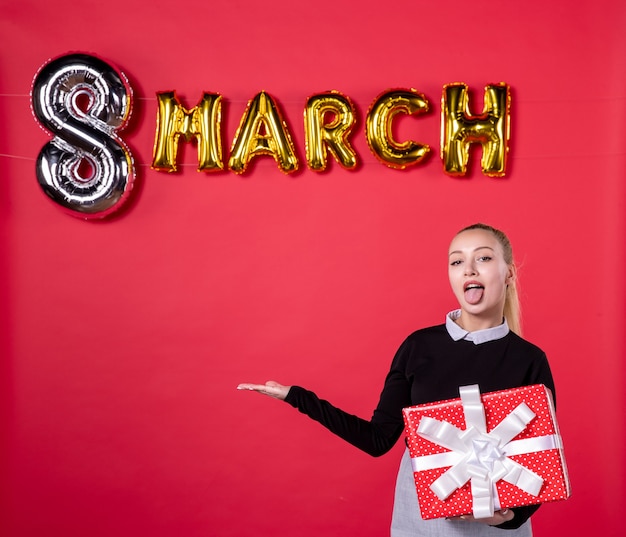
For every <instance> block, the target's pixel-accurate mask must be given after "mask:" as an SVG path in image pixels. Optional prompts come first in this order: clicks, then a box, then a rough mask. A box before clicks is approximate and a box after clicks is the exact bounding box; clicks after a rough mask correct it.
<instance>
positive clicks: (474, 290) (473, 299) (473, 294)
mask: <svg viewBox="0 0 626 537" xmlns="http://www.w3.org/2000/svg"><path fill="white" fill-rule="evenodd" d="M484 290H485V288H484V287H470V288H469V289H467V290H466V291H465V300H466V301H467V302H468V303H469V304H478V303H479V302H480V300H481V299H482V297H483V291H484Z"/></svg>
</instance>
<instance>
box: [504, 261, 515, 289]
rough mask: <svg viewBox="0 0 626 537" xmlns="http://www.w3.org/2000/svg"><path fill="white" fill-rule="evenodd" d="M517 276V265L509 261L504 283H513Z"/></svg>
mask: <svg viewBox="0 0 626 537" xmlns="http://www.w3.org/2000/svg"><path fill="white" fill-rule="evenodd" d="M516 278H517V267H516V266H515V265H514V264H513V263H511V264H510V265H509V268H508V272H507V275H506V280H505V281H506V284H507V285H509V284H511V283H513V282H514V281H515V280H516Z"/></svg>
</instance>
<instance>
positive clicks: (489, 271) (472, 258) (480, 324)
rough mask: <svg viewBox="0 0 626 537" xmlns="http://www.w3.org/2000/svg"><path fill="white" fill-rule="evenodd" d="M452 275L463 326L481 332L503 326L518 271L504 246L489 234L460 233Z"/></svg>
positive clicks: (452, 254) (455, 241) (454, 244)
mask: <svg viewBox="0 0 626 537" xmlns="http://www.w3.org/2000/svg"><path fill="white" fill-rule="evenodd" d="M448 276H449V278H450V285H451V286H452V291H453V292H454V295H455V296H456V298H457V300H458V301H459V305H460V307H461V317H460V318H459V320H458V322H459V324H460V325H461V326H462V327H463V328H465V329H466V330H470V331H473V330H481V329H484V328H491V327H493V326H497V325H499V324H501V323H502V316H503V312H504V300H505V298H506V288H507V285H508V284H509V283H510V282H511V281H512V280H513V278H514V277H515V269H514V267H513V266H510V265H508V264H507V263H506V261H505V260H504V252H503V250H502V245H501V244H500V243H499V242H498V239H496V237H495V236H494V235H493V234H492V233H490V232H489V231H486V230H483V229H471V230H468V231H463V232H461V233H459V234H458V235H457V236H456V237H454V239H453V240H452V243H451V244H450V252H449V256H448Z"/></svg>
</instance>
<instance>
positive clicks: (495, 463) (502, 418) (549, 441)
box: [403, 384, 570, 520]
mask: <svg viewBox="0 0 626 537" xmlns="http://www.w3.org/2000/svg"><path fill="white" fill-rule="evenodd" d="M459 393H460V398H458V399H450V400H446V401H439V402H436V403H428V404H423V405H417V406H414V407H409V408H405V409H403V415H404V423H405V432H406V437H407V444H408V446H409V452H410V455H411V462H412V465H413V474H414V477H415V487H416V489H417V496H418V502H419V506H420V511H421V515H422V518H423V519H425V520H426V519H432V518H443V517H453V516H459V515H469V514H472V515H474V516H475V517H476V518H486V517H489V516H492V515H493V513H494V511H495V510H498V509H503V508H507V507H519V506H522V505H534V504H539V503H545V502H552V501H557V500H564V499H566V498H568V497H569V495H570V483H569V478H568V475H567V468H566V465H565V458H564V454H563V444H562V440H561V436H560V434H559V430H558V425H557V421H556V416H555V410H554V403H553V399H552V393H551V392H550V390H549V389H548V388H546V387H545V386H544V385H543V384H536V385H533V386H525V387H522V388H513V389H509V390H502V391H497V392H490V393H485V394H481V393H480V390H479V387H478V386H477V385H472V386H463V387H461V388H459Z"/></svg>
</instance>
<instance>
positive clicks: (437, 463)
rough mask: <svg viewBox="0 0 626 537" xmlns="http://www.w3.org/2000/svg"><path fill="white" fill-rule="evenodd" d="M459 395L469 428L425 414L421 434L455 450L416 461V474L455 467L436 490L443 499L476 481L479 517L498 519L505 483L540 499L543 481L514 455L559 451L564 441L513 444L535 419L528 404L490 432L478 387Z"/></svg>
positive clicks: (466, 388) (475, 504) (464, 389)
mask: <svg viewBox="0 0 626 537" xmlns="http://www.w3.org/2000/svg"><path fill="white" fill-rule="evenodd" d="M459 393H460V395H461V402H462V404H463V413H464V414H465V424H466V427H467V428H466V429H465V430H464V431H463V430H461V429H459V428H458V427H455V426H454V425H452V424H450V423H447V422H445V421H439V420H436V419H433V418H430V417H428V416H424V417H423V418H422V419H421V420H420V423H419V426H418V428H417V433H418V434H419V435H420V436H422V437H423V438H425V439H427V440H430V441H431V442H434V443H435V444H438V445H440V446H443V447H445V448H447V449H449V450H451V451H448V452H445V453H437V454H434V455H425V456H421V457H414V458H413V459H412V463H413V471H414V472H419V471H423V470H429V469H434V468H441V467H445V466H451V468H449V469H448V470H447V471H446V472H444V473H443V474H442V475H441V476H440V477H439V478H438V479H436V480H435V481H434V483H432V485H431V486H430V488H431V489H432V491H433V492H434V493H435V494H436V495H437V497H438V498H439V499H440V500H442V501H443V500H445V499H446V498H447V497H448V496H450V494H452V493H453V492H454V491H455V490H457V489H459V488H461V487H462V486H463V485H465V483H467V482H468V481H470V485H471V490H472V514H473V515H474V517H475V518H487V517H490V516H493V514H494V512H495V510H496V509H499V508H500V504H499V500H498V492H497V489H496V483H497V482H498V481H500V480H501V479H502V480H504V481H507V482H508V483H511V484H512V485H515V486H516V487H517V488H519V489H521V490H523V491H524V492H527V493H529V494H532V495H533V496H537V495H538V494H539V491H540V490H541V487H542V485H543V479H542V478H541V477H540V476H538V475H537V474H535V473H534V472H532V471H530V470H529V469H528V468H525V467H524V466H522V465H521V464H518V463H517V462H515V461H513V460H511V459H509V455H516V454H522V453H532V452H536V451H544V450H547V449H554V448H558V447H559V446H560V440H559V437H558V436H557V435H547V436H541V437H536V438H526V439H523V440H516V441H512V440H513V438H515V437H516V436H517V435H518V434H519V433H521V432H522V431H523V430H524V429H525V428H526V426H527V425H528V424H529V423H530V422H531V421H532V420H533V419H534V418H535V413H534V412H533V411H532V410H531V409H530V408H529V407H528V405H527V404H526V403H521V404H520V405H519V406H518V407H517V408H515V409H514V410H513V411H512V412H511V413H510V414H509V415H508V416H507V417H506V418H504V420H502V421H501V422H500V423H499V424H498V425H497V426H496V427H495V428H494V429H493V430H492V431H491V432H489V433H488V432H487V422H486V420H485V409H484V406H483V403H482V401H481V399H480V390H479V388H478V385H472V386H462V387H461V388H459Z"/></svg>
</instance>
